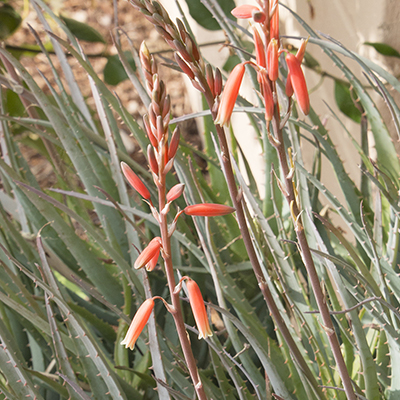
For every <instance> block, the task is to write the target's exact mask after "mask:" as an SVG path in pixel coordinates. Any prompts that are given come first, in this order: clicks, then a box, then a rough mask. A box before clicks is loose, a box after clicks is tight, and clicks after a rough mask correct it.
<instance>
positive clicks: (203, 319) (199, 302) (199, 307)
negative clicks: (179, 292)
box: [186, 278, 212, 339]
mask: <svg viewBox="0 0 400 400" xmlns="http://www.w3.org/2000/svg"><path fill="white" fill-rule="evenodd" d="M186 287H187V290H188V293H189V302H190V307H192V312H193V316H194V319H195V321H196V325H197V329H198V330H199V339H206V338H207V337H209V336H212V331H211V328H210V324H209V322H208V317H207V311H206V307H205V306H204V300H203V296H202V295H201V292H200V288H199V286H198V285H197V283H196V282H195V281H194V280H192V279H190V278H189V279H188V280H187V282H186Z"/></svg>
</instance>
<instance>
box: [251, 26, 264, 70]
mask: <svg viewBox="0 0 400 400" xmlns="http://www.w3.org/2000/svg"><path fill="white" fill-rule="evenodd" d="M253 40H254V45H255V48H256V62H257V65H259V66H260V67H263V68H265V67H266V63H265V48H264V42H263V41H262V39H261V36H260V33H259V32H258V29H257V27H255V26H253Z"/></svg>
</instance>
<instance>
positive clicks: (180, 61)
mask: <svg viewBox="0 0 400 400" xmlns="http://www.w3.org/2000/svg"><path fill="white" fill-rule="evenodd" d="M174 55H175V61H176V62H177V64H178V65H179V68H180V69H181V70H182V72H183V73H184V74H186V75H187V76H188V77H189V78H190V79H194V73H193V71H192V69H191V68H190V67H189V65H187V64H186V62H185V61H184V60H183V59H182V58H181V56H180V55H179V53H175V54H174Z"/></svg>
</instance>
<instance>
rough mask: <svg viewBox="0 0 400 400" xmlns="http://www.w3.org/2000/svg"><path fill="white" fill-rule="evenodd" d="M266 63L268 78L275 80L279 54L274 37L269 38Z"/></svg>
mask: <svg viewBox="0 0 400 400" xmlns="http://www.w3.org/2000/svg"><path fill="white" fill-rule="evenodd" d="M267 65H268V76H269V79H270V80H271V81H273V82H275V81H276V80H277V79H278V75H279V55H278V42H277V41H276V39H271V41H270V42H269V44H268V49H267Z"/></svg>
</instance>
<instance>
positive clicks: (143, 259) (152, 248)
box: [133, 236, 161, 269]
mask: <svg viewBox="0 0 400 400" xmlns="http://www.w3.org/2000/svg"><path fill="white" fill-rule="evenodd" d="M160 247H161V238H160V237H158V236H157V237H155V238H154V239H153V240H151V241H150V243H149V244H148V246H147V247H146V248H145V249H144V250H143V251H142V252H141V253H140V255H139V257H138V258H137V259H136V261H135V264H134V265H133V267H134V268H135V269H139V268H143V267H144V266H145V265H146V264H148V263H149V262H150V261H151V260H152V259H153V258H154V257H155V256H156V255H157V258H158V254H160Z"/></svg>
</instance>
